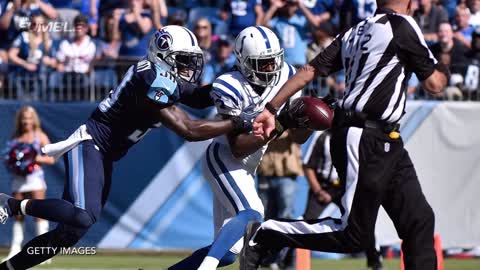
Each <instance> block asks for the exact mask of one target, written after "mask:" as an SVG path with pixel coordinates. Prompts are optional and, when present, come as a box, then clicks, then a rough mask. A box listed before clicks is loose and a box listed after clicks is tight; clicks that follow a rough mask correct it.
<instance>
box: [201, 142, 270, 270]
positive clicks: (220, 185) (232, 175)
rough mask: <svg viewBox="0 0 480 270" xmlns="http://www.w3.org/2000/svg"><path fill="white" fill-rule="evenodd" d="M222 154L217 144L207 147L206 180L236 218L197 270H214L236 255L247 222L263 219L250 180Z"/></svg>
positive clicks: (227, 224)
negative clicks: (222, 260) (227, 257)
mask: <svg viewBox="0 0 480 270" xmlns="http://www.w3.org/2000/svg"><path fill="white" fill-rule="evenodd" d="M221 151H224V149H223V148H222V146H220V144H218V143H213V144H211V145H210V146H209V147H208V149H207V153H206V163H207V166H206V167H207V169H208V174H206V178H207V179H208V180H209V182H210V184H211V187H212V190H213V192H214V194H215V196H216V197H217V199H218V201H220V202H221V205H222V206H223V208H225V209H226V210H227V211H229V212H230V213H235V215H234V216H233V217H232V218H231V219H230V220H228V222H226V223H225V224H224V225H223V227H222V228H221V229H220V230H219V232H218V234H217V235H216V238H215V241H214V242H213V244H212V246H211V248H210V250H209V252H208V255H207V257H206V258H205V260H204V261H203V262H202V265H200V267H199V269H215V268H216V267H217V265H216V262H218V261H220V259H222V258H223V257H224V256H225V255H226V254H228V253H229V251H231V252H233V253H236V254H238V253H239V252H240V250H241V245H242V241H241V239H242V237H243V234H244V233H245V227H246V225H247V224H248V222H250V221H253V220H254V221H259V220H261V219H262V217H263V205H262V203H261V200H260V198H259V197H258V194H257V192H256V188H255V180H254V178H253V176H252V175H251V174H249V173H248V172H247V171H246V170H244V169H243V168H242V167H241V166H240V165H238V162H235V161H234V160H230V159H229V155H227V154H225V155H222V152H221ZM225 151H226V150H225ZM220 157H222V159H221V158H220ZM232 159H233V158H232Z"/></svg>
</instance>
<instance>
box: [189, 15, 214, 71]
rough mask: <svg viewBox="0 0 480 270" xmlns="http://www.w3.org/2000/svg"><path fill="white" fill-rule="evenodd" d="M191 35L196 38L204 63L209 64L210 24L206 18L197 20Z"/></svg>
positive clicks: (210, 47) (210, 55)
mask: <svg viewBox="0 0 480 270" xmlns="http://www.w3.org/2000/svg"><path fill="white" fill-rule="evenodd" d="M193 34H195V36H196V37H197V40H198V45H199V47H200V48H201V49H202V51H203V58H204V61H205V62H207V63H208V62H210V61H211V60H212V52H211V51H212V47H213V36H212V24H211V23H210V22H209V21H208V19H207V18H200V19H198V20H197V22H196V23H195V27H194V29H193Z"/></svg>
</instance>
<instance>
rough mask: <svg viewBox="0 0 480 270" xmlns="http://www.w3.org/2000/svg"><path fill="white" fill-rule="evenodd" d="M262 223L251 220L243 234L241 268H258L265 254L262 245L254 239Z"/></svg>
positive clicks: (244, 269)
mask: <svg viewBox="0 0 480 270" xmlns="http://www.w3.org/2000/svg"><path fill="white" fill-rule="evenodd" d="M260 225H261V223H260V222H256V221H251V222H249V223H248V225H247V230H246V232H245V235H244V236H243V249H242V252H241V254H240V270H256V269H257V268H258V267H259V266H260V263H261V261H262V259H263V257H264V255H265V251H264V250H262V247H261V246H260V245H259V244H258V243H255V242H254V241H253V238H254V236H255V235H256V232H257V230H258V228H260Z"/></svg>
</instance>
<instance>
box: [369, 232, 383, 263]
mask: <svg viewBox="0 0 480 270" xmlns="http://www.w3.org/2000/svg"><path fill="white" fill-rule="evenodd" d="M365 254H366V255H367V267H368V268H370V269H372V270H381V269H383V268H382V267H383V263H382V261H383V258H382V253H381V252H380V246H377V243H376V241H375V235H374V236H373V237H372V240H371V243H370V245H369V248H367V249H366V250H365Z"/></svg>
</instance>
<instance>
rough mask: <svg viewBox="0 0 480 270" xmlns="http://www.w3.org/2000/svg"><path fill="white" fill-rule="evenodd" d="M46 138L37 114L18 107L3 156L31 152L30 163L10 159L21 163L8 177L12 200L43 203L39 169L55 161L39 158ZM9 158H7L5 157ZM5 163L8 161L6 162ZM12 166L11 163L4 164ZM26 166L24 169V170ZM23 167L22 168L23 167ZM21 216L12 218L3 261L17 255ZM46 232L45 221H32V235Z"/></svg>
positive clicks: (23, 160)
mask: <svg viewBox="0 0 480 270" xmlns="http://www.w3.org/2000/svg"><path fill="white" fill-rule="evenodd" d="M49 143H50V140H49V139H48V136H47V135H46V134H45V133H44V132H43V131H42V128H41V127H40V120H39V117H38V114H37V112H36V111H35V109H34V108H32V107H30V106H25V107H22V108H21V109H20V110H19V111H18V112H17V116H16V118H15V133H14V135H13V138H12V140H10V141H9V142H7V151H6V152H7V154H8V153H10V152H11V150H12V148H14V147H18V148H20V147H22V146H20V145H24V147H28V148H29V149H33V150H32V151H35V152H34V153H33V155H31V156H30V157H31V159H24V158H22V159H20V157H16V158H14V159H13V160H12V161H14V162H15V164H18V163H17V162H16V161H18V159H20V160H21V163H20V166H15V168H11V167H10V166H9V168H10V169H11V170H10V171H11V173H12V178H13V181H12V186H11V188H12V192H13V195H12V196H13V197H14V198H16V199H19V200H22V199H26V198H31V199H45V191H46V189H47V185H46V183H45V176H44V173H43V170H42V167H41V166H42V165H45V164H46V165H52V164H54V163H55V160H54V159H53V158H52V157H49V156H45V155H42V154H41V151H40V148H41V147H43V146H45V145H47V144H49ZM8 156H9V158H12V157H10V155H8ZM7 160H8V159H7ZM8 163H9V164H12V163H11V162H8ZM26 165H28V166H26ZM25 166H26V167H25ZM23 218H24V217H23V216H16V217H15V222H14V224H13V230H12V232H13V236H12V244H11V246H10V252H9V253H8V255H7V258H10V257H12V256H14V255H15V254H17V253H18V252H19V251H20V250H21V248H22V241H23V236H24V224H23ZM47 231H48V221H46V220H42V219H39V218H37V219H36V234H37V235H40V234H44V233H46V232H47Z"/></svg>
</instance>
